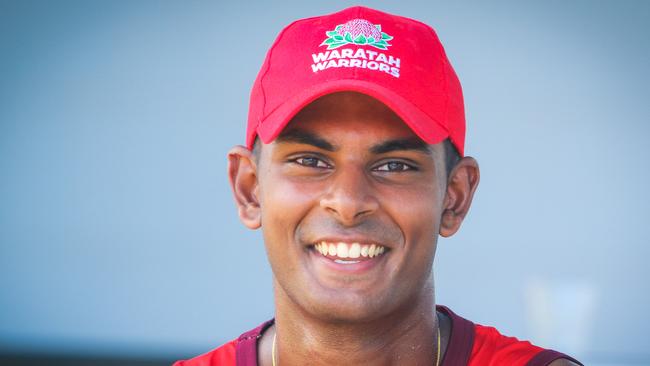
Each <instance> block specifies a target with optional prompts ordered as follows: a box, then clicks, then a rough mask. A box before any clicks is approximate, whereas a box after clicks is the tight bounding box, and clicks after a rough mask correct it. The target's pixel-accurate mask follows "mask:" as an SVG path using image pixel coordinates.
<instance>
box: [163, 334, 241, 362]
mask: <svg viewBox="0 0 650 366" xmlns="http://www.w3.org/2000/svg"><path fill="white" fill-rule="evenodd" d="M237 341H238V339H235V340H232V341H230V342H228V343H226V344H224V345H222V346H220V347H217V348H215V349H213V350H212V351H210V352H208V353H204V354H202V355H200V356H196V357H194V358H192V359H189V360H185V361H177V362H176V363H174V365H173V366H213V365H223V366H230V365H232V366H235V362H236V351H237Z"/></svg>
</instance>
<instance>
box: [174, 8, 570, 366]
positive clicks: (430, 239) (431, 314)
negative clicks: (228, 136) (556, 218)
mask: <svg viewBox="0 0 650 366" xmlns="http://www.w3.org/2000/svg"><path fill="white" fill-rule="evenodd" d="M464 139H465V117H464V109H463V99H462V92H461V87H460V83H459V81H458V78H457V77H456V74H455V73H454V71H453V69H452V67H451V65H450V63H449V61H448V59H447V57H446V55H445V53H444V50H443V48H442V45H441V44H440V42H439V40H438V38H437V36H436V34H435V32H434V31H433V30H432V29H431V28H430V27H428V26H427V25H424V24H422V23H420V22H417V21H414V20H411V19H407V18H403V17H397V16H394V15H390V14H386V13H383V12H379V11H376V10H372V9H368V8H363V7H353V8H349V9H345V10H343V11H341V12H338V13H335V14H331V15H327V16H323V17H315V18H309V19H304V20H299V21H297V22H294V23H292V24H291V25H289V26H288V27H287V28H285V29H284V30H283V31H282V33H281V34H280V35H279V36H278V39H277V40H276V42H275V43H274V45H273V47H272V48H271V50H270V51H269V53H268V55H267V57H266V60H265V62H264V64H263V66H262V69H261V71H260V73H259V75H258V78H257V80H256V81H255V85H254V86H253V91H252V94H251V104H250V113H249V120H248V130H247V146H238V147H235V148H233V149H232V150H231V151H230V153H229V155H228V159H229V177H230V182H231V185H232V188H233V193H234V197H235V201H236V203H237V207H238V210H239V217H240V219H241V220H242V222H243V223H244V224H245V225H246V226H247V227H249V228H251V229H259V228H262V230H263V237H264V244H265V246H266V250H267V253H268V258H269V262H270V264H271V267H272V270H273V281H274V295H275V305H276V313H275V319H273V320H270V321H268V322H265V323H264V324H262V325H260V326H259V327H257V328H255V329H253V330H251V331H249V332H246V333H244V334H242V335H241V336H240V337H239V338H237V339H235V340H233V341H231V342H229V343H227V344H225V345H223V346H221V347H219V348H217V349H215V350H213V351H211V352H209V353H207V354H205V355H202V356H199V357H196V358H194V359H192V360H189V361H180V362H178V363H177V365H178V366H182V365H250V366H253V365H273V366H275V365H445V366H449V365H472V366H478V365H531V366H532V365H537V366H540V365H554V366H557V365H577V364H579V363H578V361H576V360H574V359H572V358H570V357H569V356H566V355H564V354H561V353H558V352H555V351H551V350H544V349H542V348H539V347H536V346H533V345H531V344H530V343H528V342H525V341H519V340H517V339H515V338H509V337H505V336H502V335H501V334H499V333H498V332H497V331H496V329H494V328H491V327H486V326H481V325H478V324H474V323H472V322H470V321H468V320H466V319H463V318H461V317H460V316H458V315H456V314H454V313H453V312H452V311H451V310H450V309H448V308H446V307H443V306H436V302H435V293H434V278H433V273H432V266H433V259H434V256H435V253H436V249H437V238H438V236H444V237H448V236H451V235H453V234H454V233H455V232H456V231H457V230H458V229H459V228H460V225H461V223H462V221H463V219H464V217H465V216H466V214H467V213H468V210H469V208H470V205H471V202H472V196H473V194H474V192H475V190H476V187H477V185H478V182H479V167H478V164H477V162H476V161H475V160H474V159H473V158H471V157H468V156H465V155H464Z"/></svg>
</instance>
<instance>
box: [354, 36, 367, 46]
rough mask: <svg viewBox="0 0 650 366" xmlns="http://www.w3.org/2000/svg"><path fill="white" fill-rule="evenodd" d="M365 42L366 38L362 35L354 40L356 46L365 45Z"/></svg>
mask: <svg viewBox="0 0 650 366" xmlns="http://www.w3.org/2000/svg"><path fill="white" fill-rule="evenodd" d="M366 42H367V40H366V37H365V36H364V35H363V34H359V36H358V37H357V38H355V39H354V43H356V44H366Z"/></svg>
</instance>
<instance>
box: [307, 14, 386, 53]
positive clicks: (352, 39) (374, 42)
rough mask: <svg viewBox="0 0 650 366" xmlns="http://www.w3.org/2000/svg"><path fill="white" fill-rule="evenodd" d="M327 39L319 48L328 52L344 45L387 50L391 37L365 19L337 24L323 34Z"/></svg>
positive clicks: (378, 26) (377, 25) (379, 26)
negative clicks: (323, 48)
mask: <svg viewBox="0 0 650 366" xmlns="http://www.w3.org/2000/svg"><path fill="white" fill-rule="evenodd" d="M325 34H326V35H327V37H328V38H327V39H325V40H324V41H323V43H321V44H320V46H327V49H328V50H333V49H335V48H339V47H341V46H344V45H346V44H352V45H366V46H373V47H376V48H379V49H381V50H385V49H388V47H389V46H390V43H388V41H390V40H391V39H393V37H391V36H389V35H388V34H386V33H384V32H382V31H381V25H380V24H372V23H370V22H369V21H367V20H365V19H352V20H350V21H349V22H347V23H345V24H339V25H337V26H336V28H334V30H333V31H328V32H326V33H325Z"/></svg>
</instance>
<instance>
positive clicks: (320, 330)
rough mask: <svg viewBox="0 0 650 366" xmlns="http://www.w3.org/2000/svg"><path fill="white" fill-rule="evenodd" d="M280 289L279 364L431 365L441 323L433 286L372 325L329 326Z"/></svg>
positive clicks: (277, 322)
mask: <svg viewBox="0 0 650 366" xmlns="http://www.w3.org/2000/svg"><path fill="white" fill-rule="evenodd" d="M278 287H279V286H276V289H275V292H276V294H275V295H276V296H275V298H276V309H277V312H276V319H275V327H276V328H275V330H276V332H277V356H278V359H279V360H280V362H279V364H281V365H305V364H314V361H315V360H318V362H319V363H320V364H323V365H391V364H394V365H397V364H407V365H433V364H434V363H435V359H436V352H437V351H436V349H435V348H436V346H435V345H436V342H437V339H436V337H437V329H438V320H437V317H436V312H435V309H434V308H435V300H434V295H433V285H432V284H431V285H429V286H427V287H426V288H425V289H423V291H422V293H421V294H419V296H418V297H417V298H415V299H413V300H412V301H408V302H407V303H405V304H403V305H402V306H401V307H400V308H398V309H395V310H394V311H392V312H390V313H387V314H386V315H384V316H381V317H378V318H377V319H374V320H369V321H346V320H339V321H335V322H333V321H331V319H327V320H323V319H320V318H318V317H317V316H313V315H311V314H308V313H306V312H305V311H304V310H302V309H301V308H299V307H298V306H297V305H296V304H295V303H293V302H292V301H291V299H289V298H288V297H287V296H286V295H285V294H283V293H282V290H281V289H278Z"/></svg>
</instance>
